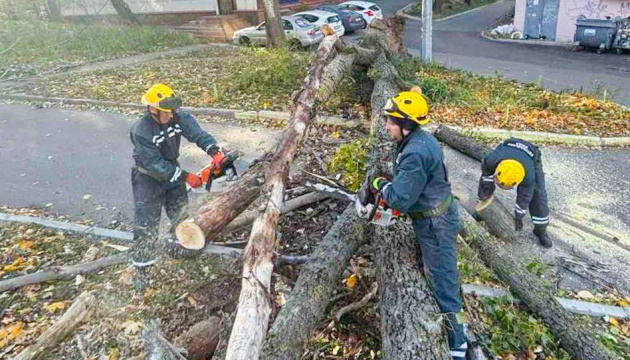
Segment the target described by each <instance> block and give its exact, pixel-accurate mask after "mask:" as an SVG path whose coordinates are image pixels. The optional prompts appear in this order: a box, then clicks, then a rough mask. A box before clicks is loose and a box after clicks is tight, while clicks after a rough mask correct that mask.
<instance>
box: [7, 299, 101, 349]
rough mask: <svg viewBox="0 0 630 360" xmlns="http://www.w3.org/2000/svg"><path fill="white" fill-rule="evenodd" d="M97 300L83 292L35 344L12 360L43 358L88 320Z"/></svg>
mask: <svg viewBox="0 0 630 360" xmlns="http://www.w3.org/2000/svg"><path fill="white" fill-rule="evenodd" d="M96 305H97V300H96V297H95V296H94V294H92V293H91V292H87V291H84V292H83V293H81V295H79V297H78V298H77V299H76V300H75V301H74V303H73V304H72V306H70V308H69V309H68V311H66V313H65V314H63V316H62V317H60V318H59V320H57V321H56V322H55V324H54V325H53V326H51V327H50V328H49V329H48V330H46V331H45V332H44V333H43V334H42V335H41V336H40V337H39V338H37V340H35V343H34V344H33V345H31V346H29V347H28V348H26V349H24V350H22V352H21V353H20V354H19V355H18V356H17V357H16V358H14V360H37V359H42V358H44V355H45V353H46V352H47V351H49V350H51V349H53V348H54V347H55V346H57V345H58V344H59V343H60V342H61V341H62V340H63V339H64V338H65V337H66V336H68V335H70V334H71V333H72V332H73V331H74V329H76V328H77V327H78V326H79V325H81V324H82V323H83V322H85V321H87V320H89V318H90V317H91V316H92V314H93V313H94V310H95V309H96Z"/></svg>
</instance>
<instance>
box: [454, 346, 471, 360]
mask: <svg viewBox="0 0 630 360" xmlns="http://www.w3.org/2000/svg"><path fill="white" fill-rule="evenodd" d="M467 352H468V343H467V342H464V343H463V344H462V345H460V346H459V347H457V348H451V358H452V359H453V360H466V359H468V356H467Z"/></svg>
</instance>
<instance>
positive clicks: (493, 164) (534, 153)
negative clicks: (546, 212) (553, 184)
mask: <svg viewBox="0 0 630 360" xmlns="http://www.w3.org/2000/svg"><path fill="white" fill-rule="evenodd" d="M506 159H514V160H516V161H518V162H520V163H521V164H522V165H523V167H524V168H525V178H524V179H523V181H522V182H521V183H520V184H519V185H518V187H517V190H516V194H517V195H516V206H515V212H516V215H517V216H519V217H522V216H524V215H525V211H526V210H527V208H528V207H529V203H530V202H531V201H532V198H533V197H534V190H535V189H536V167H537V166H536V164H538V163H540V150H539V149H538V147H537V146H536V145H534V144H532V143H530V142H527V141H525V140H521V139H517V138H510V139H508V140H505V141H504V142H503V143H501V145H499V146H497V148H496V149H494V150H493V151H492V152H491V153H489V154H488V155H486V156H485V157H484V159H483V160H482V162H481V178H480V179H479V191H478V196H479V198H480V199H485V198H486V197H488V196H490V195H492V194H493V193H494V190H495V183H494V173H495V171H496V169H497V166H498V165H499V163H500V162H501V161H503V160H506ZM541 171H542V170H541Z"/></svg>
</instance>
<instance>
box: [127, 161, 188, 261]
mask: <svg viewBox="0 0 630 360" xmlns="http://www.w3.org/2000/svg"><path fill="white" fill-rule="evenodd" d="M131 185H132V188H133V199H134V208H135V209H134V228H133V238H134V244H135V245H134V253H133V264H134V265H135V266H137V267H143V266H149V265H152V264H153V263H155V260H156V256H157V255H156V253H157V250H158V249H159V246H158V232H159V227H160V217H161V215H162V207H164V210H166V215H167V216H168V218H169V219H170V220H171V224H172V226H171V234H172V235H173V234H174V230H175V226H177V224H178V223H179V221H180V220H181V219H182V218H183V217H184V216H185V214H184V208H185V206H186V204H187V203H188V193H187V191H186V183H185V182H180V183H177V184H172V183H169V182H163V181H157V180H155V179H154V178H152V177H150V176H148V175H146V174H143V173H141V172H139V171H138V170H136V169H132V170H131Z"/></svg>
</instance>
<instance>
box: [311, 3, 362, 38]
mask: <svg viewBox="0 0 630 360" xmlns="http://www.w3.org/2000/svg"><path fill="white" fill-rule="evenodd" d="M317 10H322V11H328V12H331V13H335V14H337V15H339V18H340V19H341V23H342V24H343V27H344V28H345V29H346V33H349V32H353V31H355V30H359V29H365V27H366V26H367V21H365V20H364V19H363V16H361V14H359V13H358V12H356V11H350V10H344V9H342V8H340V7H339V5H337V4H323V5H319V6H318V7H317Z"/></svg>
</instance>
